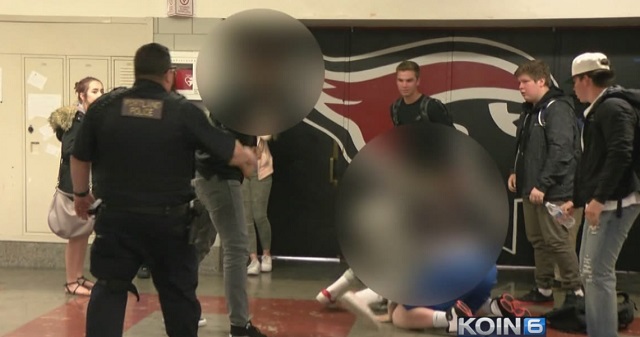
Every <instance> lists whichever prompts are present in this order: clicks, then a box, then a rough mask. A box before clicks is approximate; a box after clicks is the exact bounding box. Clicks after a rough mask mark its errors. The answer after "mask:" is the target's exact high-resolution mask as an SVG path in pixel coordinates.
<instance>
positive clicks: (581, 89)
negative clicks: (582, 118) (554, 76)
mask: <svg viewBox="0 0 640 337" xmlns="http://www.w3.org/2000/svg"><path fill="white" fill-rule="evenodd" d="M588 81H589V77H588V76H574V77H573V91H575V93H576V96H577V97H578V100H580V102H581V103H591V102H589V101H588V100H587V88H588V85H589V83H588Z"/></svg>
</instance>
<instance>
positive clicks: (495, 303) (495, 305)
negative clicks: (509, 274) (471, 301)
mask: <svg viewBox="0 0 640 337" xmlns="http://www.w3.org/2000/svg"><path fill="white" fill-rule="evenodd" d="M489 303H491V309H489V310H490V311H491V313H492V314H494V315H496V316H500V317H502V311H501V310H500V306H499V305H498V301H493V300H492V301H491V302H489Z"/></svg>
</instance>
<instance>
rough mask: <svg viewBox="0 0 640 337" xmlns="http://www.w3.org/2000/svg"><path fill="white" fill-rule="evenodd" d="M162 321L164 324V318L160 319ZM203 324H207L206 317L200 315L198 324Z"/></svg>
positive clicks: (200, 325) (201, 325)
mask: <svg viewBox="0 0 640 337" xmlns="http://www.w3.org/2000/svg"><path fill="white" fill-rule="evenodd" d="M162 323H163V324H164V318H163V319H162ZM205 325H207V319H206V318H204V317H200V319H199V320H198V326H199V327H203V326H205Z"/></svg>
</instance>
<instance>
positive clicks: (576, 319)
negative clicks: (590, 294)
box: [544, 292, 638, 333]
mask: <svg viewBox="0 0 640 337" xmlns="http://www.w3.org/2000/svg"><path fill="white" fill-rule="evenodd" d="M620 297H622V302H618V330H624V329H626V328H627V327H628V326H629V324H631V322H633V319H634V317H635V311H636V310H638V309H637V307H636V304H635V302H633V301H632V300H631V299H630V298H629V294H627V293H625V292H618V298H620ZM544 317H545V318H546V319H547V327H550V328H552V329H555V330H559V331H563V332H568V333H586V332H587V322H586V317H585V303H584V297H581V296H580V297H578V300H577V301H576V302H575V303H574V304H572V305H566V306H563V307H561V308H558V309H554V310H551V311H550V312H548V313H546V314H545V315H544Z"/></svg>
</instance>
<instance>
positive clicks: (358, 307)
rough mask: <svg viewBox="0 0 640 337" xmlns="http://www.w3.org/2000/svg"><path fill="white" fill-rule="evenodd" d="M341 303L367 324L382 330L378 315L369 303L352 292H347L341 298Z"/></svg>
mask: <svg viewBox="0 0 640 337" xmlns="http://www.w3.org/2000/svg"><path fill="white" fill-rule="evenodd" d="M339 301H340V304H342V305H343V306H344V307H345V308H346V309H347V310H349V311H350V312H351V313H353V314H355V315H356V316H357V317H359V318H361V319H362V320H364V321H365V323H367V324H369V325H370V326H372V327H375V328H376V329H379V328H380V321H379V320H378V319H377V318H376V314H374V313H373V311H371V308H369V306H368V305H367V303H365V302H364V301H362V300H361V299H360V298H358V297H357V296H356V295H355V294H354V293H353V292H352V291H347V292H346V293H345V294H344V295H342V297H340V299H339Z"/></svg>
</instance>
